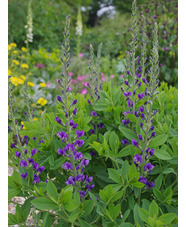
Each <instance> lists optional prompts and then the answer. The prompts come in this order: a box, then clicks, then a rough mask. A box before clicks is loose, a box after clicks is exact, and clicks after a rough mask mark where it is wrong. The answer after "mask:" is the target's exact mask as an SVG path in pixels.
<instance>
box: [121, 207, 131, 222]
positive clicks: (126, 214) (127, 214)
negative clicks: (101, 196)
mask: <svg viewBox="0 0 186 227" xmlns="http://www.w3.org/2000/svg"><path fill="white" fill-rule="evenodd" d="M130 211H131V209H128V210H127V211H125V213H124V215H123V218H122V222H125V221H126V219H127V218H128V216H129V214H130Z"/></svg>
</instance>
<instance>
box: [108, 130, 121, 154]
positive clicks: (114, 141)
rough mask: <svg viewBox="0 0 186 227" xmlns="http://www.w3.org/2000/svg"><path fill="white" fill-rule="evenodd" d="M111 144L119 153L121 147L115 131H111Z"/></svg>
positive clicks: (114, 150)
mask: <svg viewBox="0 0 186 227" xmlns="http://www.w3.org/2000/svg"><path fill="white" fill-rule="evenodd" d="M109 144H110V147H111V149H112V151H113V153H114V154H117V152H118V148H119V144H120V141H119V138H118V136H117V134H116V133H115V132H111V134H110V137H109Z"/></svg>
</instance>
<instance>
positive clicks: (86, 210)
mask: <svg viewBox="0 0 186 227" xmlns="http://www.w3.org/2000/svg"><path fill="white" fill-rule="evenodd" d="M93 208H94V201H93V200H85V201H84V202H83V208H82V212H83V214H82V215H81V217H87V216H88V215H89V214H90V213H91V212H92V210H93Z"/></svg>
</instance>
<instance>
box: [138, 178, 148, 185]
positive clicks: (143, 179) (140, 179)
mask: <svg viewBox="0 0 186 227" xmlns="http://www.w3.org/2000/svg"><path fill="white" fill-rule="evenodd" d="M138 181H139V182H141V183H143V184H147V182H148V181H147V178H145V177H141V176H140V177H139V180H138Z"/></svg>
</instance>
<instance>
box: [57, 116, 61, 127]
mask: <svg viewBox="0 0 186 227" xmlns="http://www.w3.org/2000/svg"><path fill="white" fill-rule="evenodd" d="M56 121H57V123H59V124H60V125H61V119H60V118H59V117H56Z"/></svg>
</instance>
